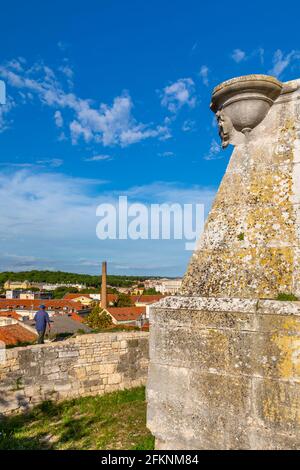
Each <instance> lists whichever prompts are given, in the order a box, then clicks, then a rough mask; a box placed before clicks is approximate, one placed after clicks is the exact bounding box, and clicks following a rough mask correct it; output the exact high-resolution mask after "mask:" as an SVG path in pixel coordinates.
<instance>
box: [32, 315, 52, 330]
mask: <svg viewBox="0 0 300 470" xmlns="http://www.w3.org/2000/svg"><path fill="white" fill-rule="evenodd" d="M34 321H35V328H36V330H37V331H44V330H45V329H46V326H47V324H50V318H49V315H48V313H47V312H46V311H45V310H39V311H38V312H36V314H35V316H34Z"/></svg>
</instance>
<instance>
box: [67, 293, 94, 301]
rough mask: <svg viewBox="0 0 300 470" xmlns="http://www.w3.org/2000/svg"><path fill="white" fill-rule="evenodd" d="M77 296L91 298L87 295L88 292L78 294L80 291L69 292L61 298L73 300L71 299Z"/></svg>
mask: <svg viewBox="0 0 300 470" xmlns="http://www.w3.org/2000/svg"><path fill="white" fill-rule="evenodd" d="M78 297H86V298H87V299H89V300H92V299H91V297H90V296H89V294H80V293H77V294H71V293H70V292H68V293H67V294H65V295H64V297H63V298H64V299H65V300H73V299H78Z"/></svg>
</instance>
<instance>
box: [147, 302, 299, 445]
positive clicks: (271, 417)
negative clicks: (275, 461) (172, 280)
mask: <svg viewBox="0 0 300 470" xmlns="http://www.w3.org/2000/svg"><path fill="white" fill-rule="evenodd" d="M299 381H300V302H280V301H272V300H261V301H256V300H245V299H244V300H242V299H220V298H219V299H216V298H215V299H214V298H201V297H194V298H190V299H189V298H185V297H178V298H175V297H173V298H168V299H164V300H162V301H161V302H159V303H158V304H156V306H155V307H153V308H152V309H151V332H150V370H149V378H148V388H147V394H148V421H147V425H148V427H149V429H150V430H151V432H152V433H153V434H154V436H155V438H156V448H158V449H299V447H300V383H299Z"/></svg>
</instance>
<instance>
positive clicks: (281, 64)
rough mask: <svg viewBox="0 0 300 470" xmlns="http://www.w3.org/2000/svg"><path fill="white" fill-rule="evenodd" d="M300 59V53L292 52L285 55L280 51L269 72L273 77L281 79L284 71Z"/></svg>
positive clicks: (274, 57)
mask: <svg viewBox="0 0 300 470" xmlns="http://www.w3.org/2000/svg"><path fill="white" fill-rule="evenodd" d="M299 59H300V51H295V50H293V51H291V52H289V53H288V54H286V55H284V54H283V52H282V51H281V50H280V49H278V50H277V51H276V52H275V53H274V56H273V67H272V69H271V70H269V73H270V74H271V75H275V77H280V75H281V74H282V73H283V72H284V70H285V69H286V68H287V67H289V66H290V65H291V64H292V63H293V61H295V60H299Z"/></svg>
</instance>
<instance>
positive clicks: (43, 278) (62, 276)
mask: <svg viewBox="0 0 300 470" xmlns="http://www.w3.org/2000/svg"><path fill="white" fill-rule="evenodd" d="M145 279H147V277H142V276H118V275H108V276H107V283H108V284H109V285H111V286H114V287H131V286H132V285H133V284H136V283H139V282H142V281H144V280H145ZM8 280H10V281H26V280H27V281H29V282H38V283H42V282H43V283H49V284H56V283H65V284H86V286H88V287H95V288H99V287H100V286H101V276H100V274H99V275H98V276H92V275H89V274H75V273H68V272H63V271H37V270H32V271H21V272H13V271H5V272H0V285H3V284H4V283H5V282H6V281H8Z"/></svg>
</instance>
